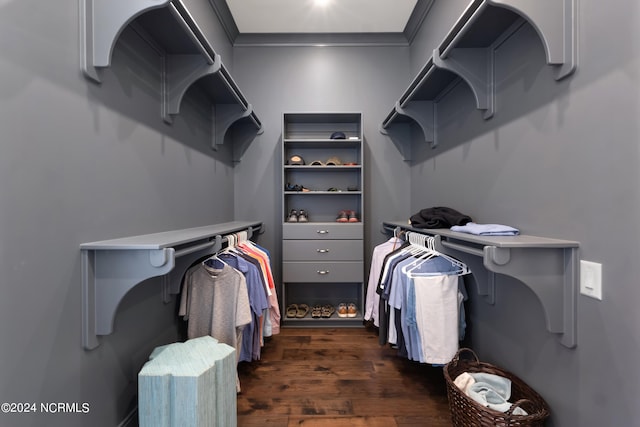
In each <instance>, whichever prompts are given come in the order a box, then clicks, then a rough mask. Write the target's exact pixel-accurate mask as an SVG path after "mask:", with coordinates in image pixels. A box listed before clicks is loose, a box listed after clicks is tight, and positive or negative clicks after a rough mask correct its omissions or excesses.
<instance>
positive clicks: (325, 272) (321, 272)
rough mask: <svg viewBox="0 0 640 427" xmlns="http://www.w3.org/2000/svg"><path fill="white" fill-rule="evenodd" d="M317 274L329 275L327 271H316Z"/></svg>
mask: <svg viewBox="0 0 640 427" xmlns="http://www.w3.org/2000/svg"><path fill="white" fill-rule="evenodd" d="M318 274H320V275H322V276H324V275H326V274H329V270H318Z"/></svg>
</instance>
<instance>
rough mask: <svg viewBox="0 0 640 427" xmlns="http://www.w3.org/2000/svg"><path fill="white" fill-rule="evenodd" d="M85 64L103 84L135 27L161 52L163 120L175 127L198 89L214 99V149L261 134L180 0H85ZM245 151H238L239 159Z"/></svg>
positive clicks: (82, 17) (243, 144)
mask: <svg viewBox="0 0 640 427" xmlns="http://www.w3.org/2000/svg"><path fill="white" fill-rule="evenodd" d="M80 7H81V10H80V24H81V28H82V31H81V56H82V58H81V60H82V70H83V72H84V74H85V75H86V76H87V77H88V78H90V79H91V80H93V81H95V82H98V83H99V82H100V73H99V70H100V69H101V68H105V67H109V66H110V65H111V56H112V53H113V48H114V46H115V44H116V41H117V40H118V38H119V36H120V34H121V33H122V31H123V30H124V29H125V28H126V27H127V26H131V27H132V28H133V29H134V30H135V31H136V32H137V33H138V34H139V35H140V36H141V37H143V38H144V39H145V40H147V42H148V43H149V44H150V45H152V46H153V47H154V49H155V50H156V51H159V52H161V53H162V55H163V57H164V61H162V63H163V70H161V76H162V80H163V81H162V85H161V90H162V118H163V120H164V121H165V122H167V123H172V121H173V116H175V115H177V114H179V112H180V104H181V103H182V99H183V97H184V95H185V94H186V92H187V90H188V89H189V88H190V87H191V86H193V85H197V87H198V88H199V90H201V91H202V92H203V93H205V94H207V95H208V97H209V99H210V100H211V114H212V121H213V130H212V133H213V141H212V148H213V149H216V147H217V145H219V144H224V143H225V141H228V140H232V141H233V143H234V148H236V147H238V148H239V150H237V151H240V149H245V150H246V145H247V144H248V143H249V142H250V141H251V140H252V139H253V138H255V136H256V135H257V134H260V133H262V131H263V129H262V123H261V122H260V119H259V118H258V116H257V115H256V113H255V112H254V111H253V107H252V105H251V104H250V103H249V102H248V100H247V98H246V97H245V96H244V95H243V93H242V91H241V90H240V88H239V87H238V85H237V84H236V82H235V81H234V80H233V78H232V77H231V75H230V74H229V72H228V70H227V68H226V67H225V66H224V64H223V63H222V59H221V57H220V55H218V54H217V53H216V52H215V50H214V49H213V47H212V45H211V43H209V41H208V40H207V38H206V37H205V35H204V33H203V32H202V30H201V29H200V28H199V26H198V24H197V22H196V20H195V19H194V18H193V16H192V15H191V14H190V13H189V11H188V10H187V8H186V7H185V5H184V4H183V3H182V1H181V0H80ZM241 154H242V153H237V154H236V153H234V160H239V159H240V157H241Z"/></svg>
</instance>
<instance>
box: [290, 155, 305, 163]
mask: <svg viewBox="0 0 640 427" xmlns="http://www.w3.org/2000/svg"><path fill="white" fill-rule="evenodd" d="M287 164H289V165H304V159H303V158H302V157H300V156H298V155H293V156H291V157H289V161H288V162H287Z"/></svg>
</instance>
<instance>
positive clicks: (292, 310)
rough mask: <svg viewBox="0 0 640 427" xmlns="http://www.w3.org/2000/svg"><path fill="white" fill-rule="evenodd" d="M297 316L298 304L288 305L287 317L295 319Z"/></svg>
mask: <svg viewBox="0 0 640 427" xmlns="http://www.w3.org/2000/svg"><path fill="white" fill-rule="evenodd" d="M297 314H298V304H289V305H288V306H287V317H296V315H297Z"/></svg>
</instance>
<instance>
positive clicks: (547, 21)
mask: <svg viewBox="0 0 640 427" xmlns="http://www.w3.org/2000/svg"><path fill="white" fill-rule="evenodd" d="M487 1H488V3H489V4H491V5H494V6H498V7H504V8H507V9H510V10H512V11H514V12H516V13H517V14H519V15H521V16H522V17H523V18H525V19H526V20H527V21H528V22H529V23H530V24H531V25H532V26H533V28H535V30H536V31H537V33H538V35H539V36H540V39H541V40H542V44H543V45H544V49H545V52H546V55H547V63H548V64H551V65H557V66H558V68H557V71H556V77H555V78H556V80H561V79H563V78H565V77H567V76H569V75H571V74H572V73H573V72H574V71H575V69H576V67H577V65H578V53H577V52H578V45H577V43H578V23H577V0H557V1H552V2H545V3H544V5H542V4H541V2H540V1H539V0H487Z"/></svg>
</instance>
